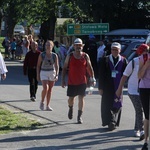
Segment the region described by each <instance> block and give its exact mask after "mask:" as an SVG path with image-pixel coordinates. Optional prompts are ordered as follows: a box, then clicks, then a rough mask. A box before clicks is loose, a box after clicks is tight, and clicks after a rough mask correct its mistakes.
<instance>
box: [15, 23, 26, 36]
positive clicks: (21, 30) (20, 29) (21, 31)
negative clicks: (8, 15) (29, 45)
mask: <svg viewBox="0 0 150 150" xmlns="http://www.w3.org/2000/svg"><path fill="white" fill-rule="evenodd" d="M24 34H25V29H24V27H23V26H22V25H15V27H14V35H24Z"/></svg>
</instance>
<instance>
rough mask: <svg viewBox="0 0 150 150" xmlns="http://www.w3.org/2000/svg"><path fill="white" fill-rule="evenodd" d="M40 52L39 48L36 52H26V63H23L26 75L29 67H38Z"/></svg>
mask: <svg viewBox="0 0 150 150" xmlns="http://www.w3.org/2000/svg"><path fill="white" fill-rule="evenodd" d="M40 53H41V52H40V51H38V50H36V51H35V52H33V51H32V50H31V51H29V52H28V53H27V54H26V56H25V60H24V65H23V72H24V75H26V74H27V69H36V66H37V61H38V57H39V54H40Z"/></svg>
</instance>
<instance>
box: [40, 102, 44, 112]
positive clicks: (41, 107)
mask: <svg viewBox="0 0 150 150" xmlns="http://www.w3.org/2000/svg"><path fill="white" fill-rule="evenodd" d="M40 109H41V110H44V103H42V102H41V103H40Z"/></svg>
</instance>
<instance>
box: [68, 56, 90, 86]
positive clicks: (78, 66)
mask: <svg viewBox="0 0 150 150" xmlns="http://www.w3.org/2000/svg"><path fill="white" fill-rule="evenodd" d="M86 67H87V62H86V58H85V54H83V55H82V56H81V58H80V59H76V58H75V57H74V56H73V55H71V56H70V60H69V73H68V85H80V84H84V83H86Z"/></svg>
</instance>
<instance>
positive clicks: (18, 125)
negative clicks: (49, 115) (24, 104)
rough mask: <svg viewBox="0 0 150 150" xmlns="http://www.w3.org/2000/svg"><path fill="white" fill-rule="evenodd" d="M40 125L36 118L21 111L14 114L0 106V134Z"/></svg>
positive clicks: (34, 127) (30, 128)
mask: <svg viewBox="0 0 150 150" xmlns="http://www.w3.org/2000/svg"><path fill="white" fill-rule="evenodd" d="M40 126H42V124H41V123H39V122H38V121H36V120H33V119H30V118H27V117H26V116H25V115H23V114H21V113H17V114H15V113H14V112H11V111H9V110H7V109H6V108H4V107H0V134H6V133H9V132H14V131H15V132H16V131H22V130H32V129H36V128H39V127H40Z"/></svg>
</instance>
